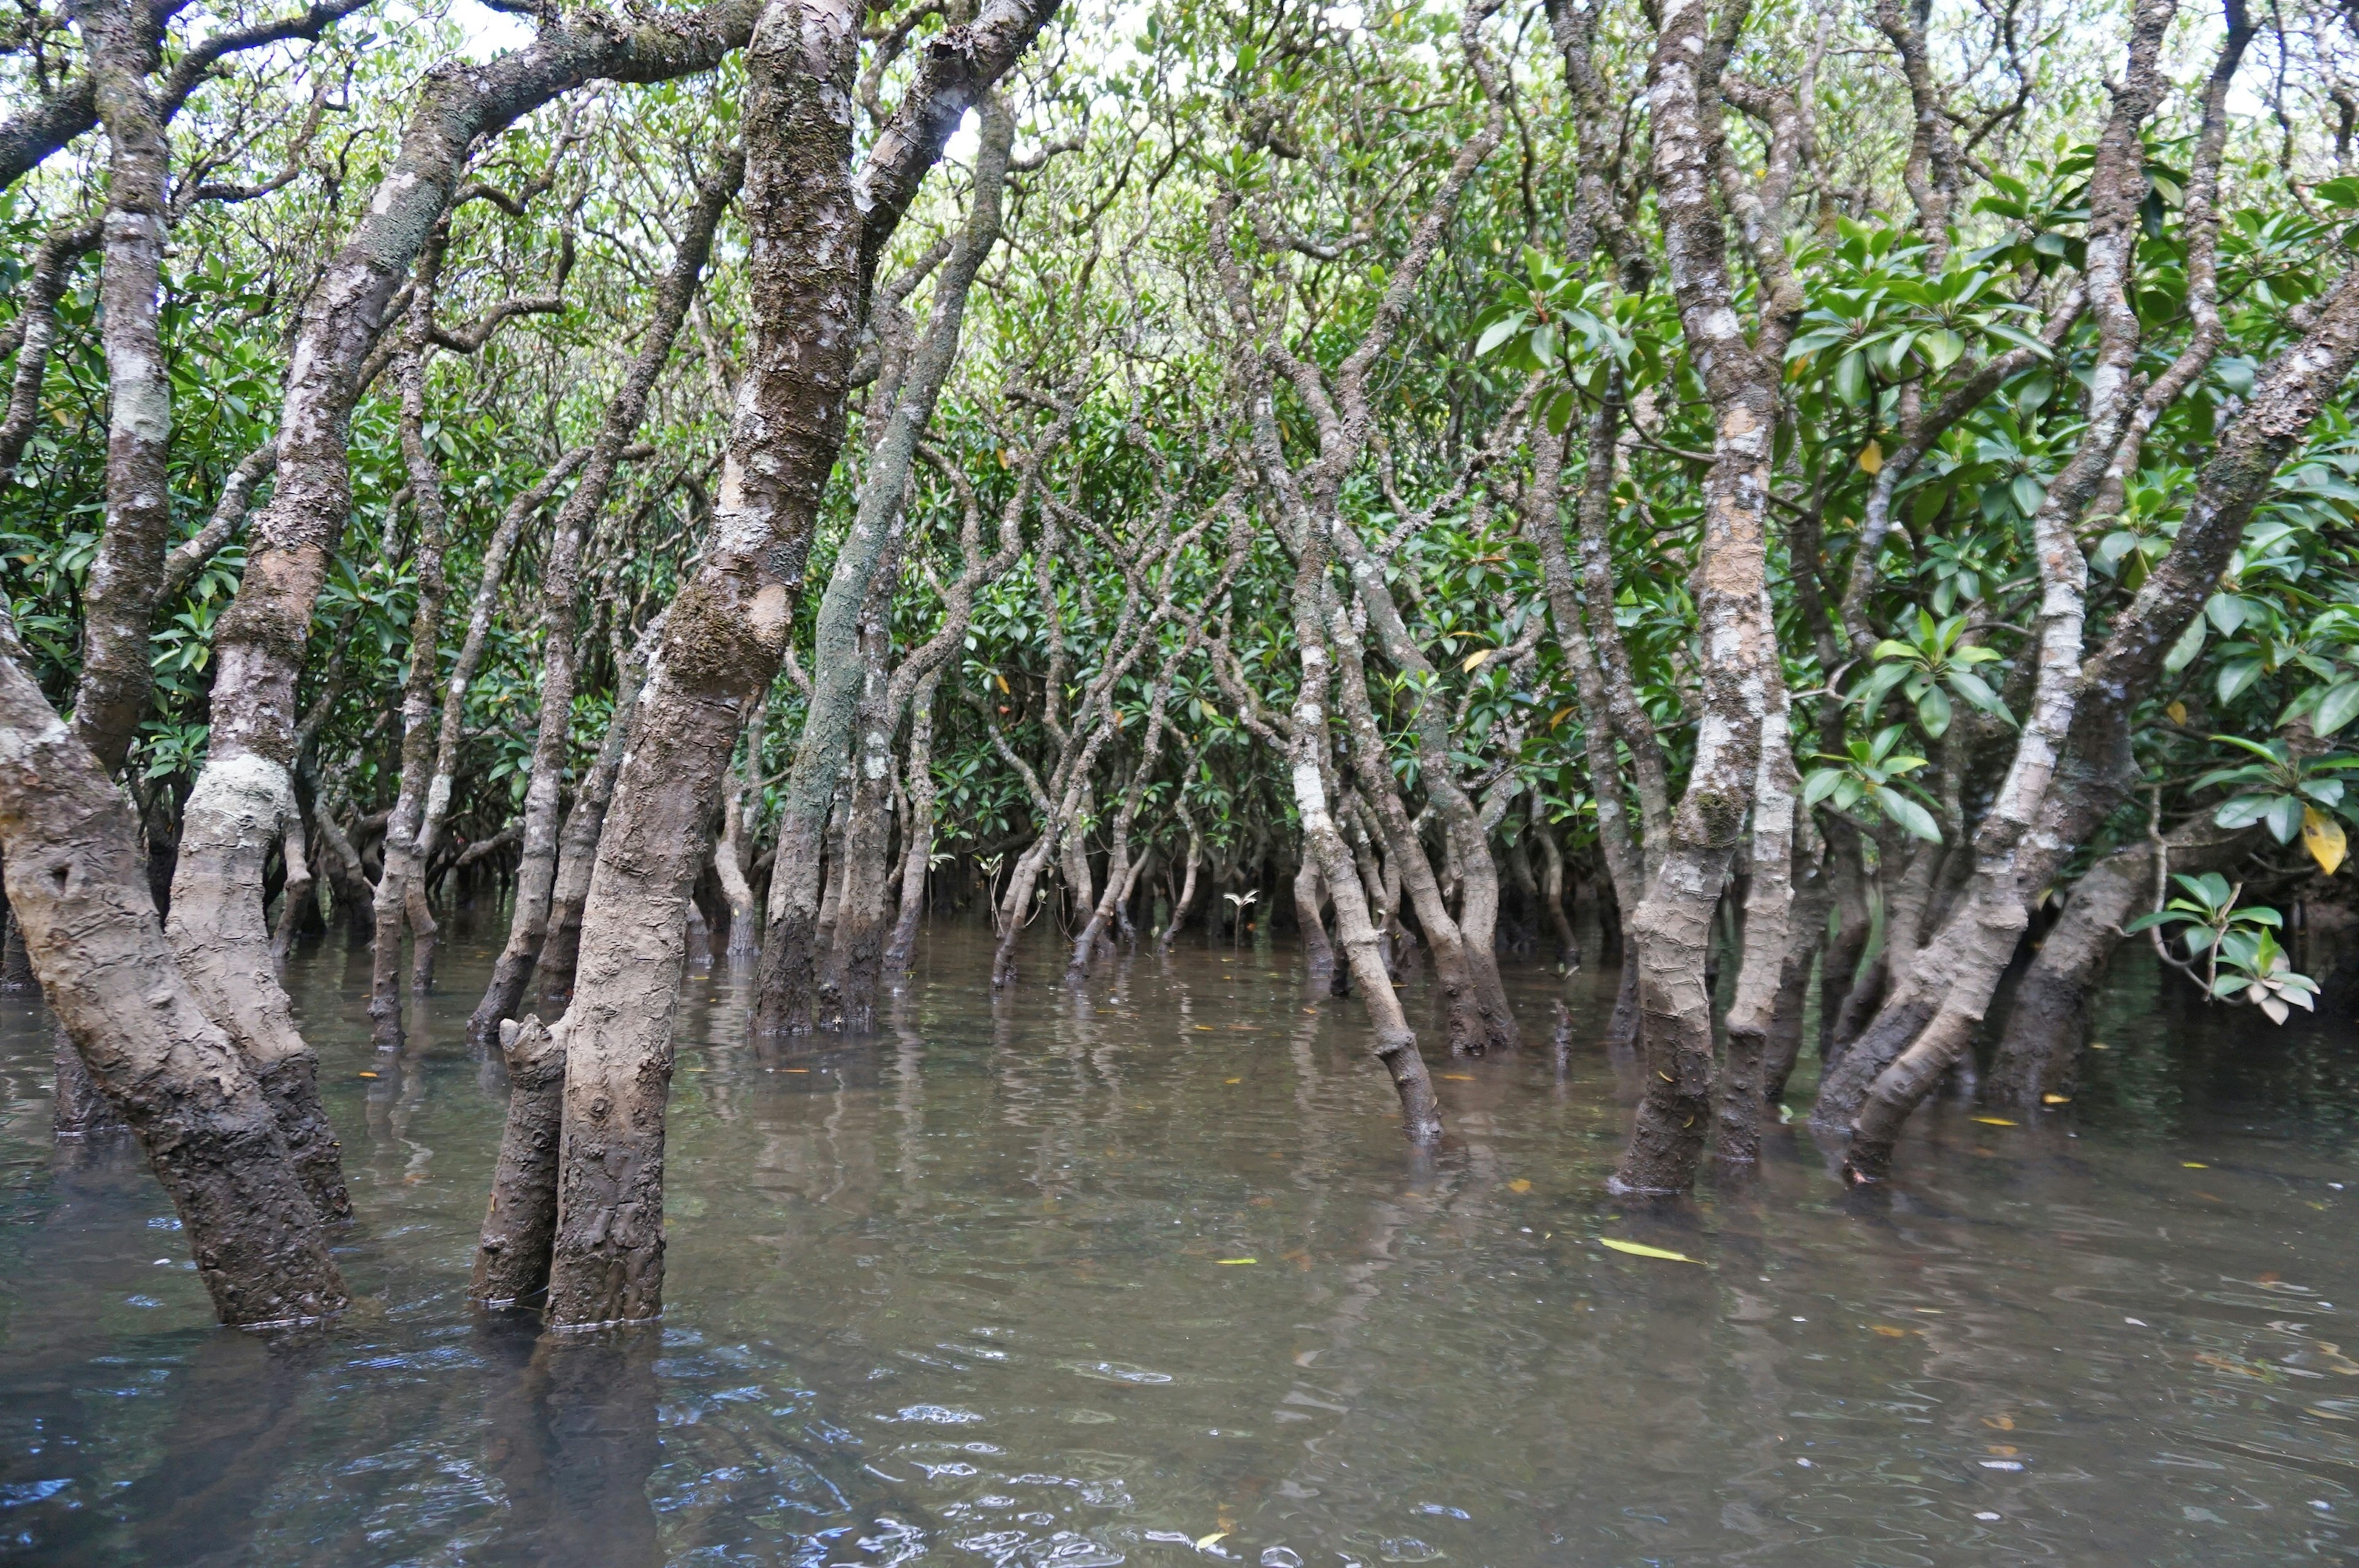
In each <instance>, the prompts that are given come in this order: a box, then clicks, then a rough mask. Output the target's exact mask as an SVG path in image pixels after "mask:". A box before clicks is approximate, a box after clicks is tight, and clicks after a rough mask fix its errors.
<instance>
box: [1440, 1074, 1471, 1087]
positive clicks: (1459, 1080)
mask: <svg viewBox="0 0 2359 1568" xmlns="http://www.w3.org/2000/svg"><path fill="white" fill-rule="evenodd" d="M1441 1077H1442V1081H1443V1082H1445V1083H1452V1084H1471V1083H1473V1081H1474V1075H1473V1074H1472V1073H1444V1074H1442V1075H1441Z"/></svg>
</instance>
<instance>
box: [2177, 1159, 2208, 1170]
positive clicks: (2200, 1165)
mask: <svg viewBox="0 0 2359 1568" xmlns="http://www.w3.org/2000/svg"><path fill="white" fill-rule="evenodd" d="M2180 1164H2181V1165H2184V1166H2185V1167H2187V1169H2189V1170H2190V1171H2208V1170H2210V1169H2211V1168H2212V1167H2211V1166H2209V1165H2207V1164H2205V1163H2204V1162H2202V1161H2201V1160H2181V1161H2180Z"/></svg>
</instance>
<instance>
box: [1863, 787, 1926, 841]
mask: <svg viewBox="0 0 2359 1568" xmlns="http://www.w3.org/2000/svg"><path fill="white" fill-rule="evenodd" d="M1875 804H1876V805H1878V806H1882V807H1883V808H1884V815H1885V816H1888V817H1890V818H1892V820H1893V823H1894V825H1895V826H1897V827H1899V829H1900V830H1901V831H1902V832H1904V833H1907V834H1909V835H1911V836H1912V837H1914V838H1922V839H1924V840H1925V841H1926V842H1927V843H1929V844H1938V843H1940V841H1941V827H1940V823H1938V822H1935V821H1934V820H1933V814H1932V813H1931V812H1930V811H1928V810H1926V809H1925V808H1924V807H1923V806H1919V805H1918V804H1917V803H1916V802H1915V801H1913V800H1911V799H1909V798H1908V796H1907V795H1902V794H1901V793H1900V792H1899V791H1898V790H1897V789H1880V790H1877V791H1876V792H1875Z"/></svg>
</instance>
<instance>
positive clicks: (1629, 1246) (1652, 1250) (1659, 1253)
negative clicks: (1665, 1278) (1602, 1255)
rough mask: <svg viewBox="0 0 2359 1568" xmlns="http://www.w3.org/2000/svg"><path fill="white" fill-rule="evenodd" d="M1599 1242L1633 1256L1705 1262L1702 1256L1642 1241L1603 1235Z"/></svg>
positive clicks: (1670, 1260)
mask: <svg viewBox="0 0 2359 1568" xmlns="http://www.w3.org/2000/svg"><path fill="white" fill-rule="evenodd" d="M1597 1242H1598V1245H1599V1246H1601V1247H1611V1248H1612V1249H1614V1251H1616V1252H1627V1253H1628V1254H1630V1256H1631V1257H1633V1258H1660V1259H1661V1260H1663V1261H1664V1262H1666V1263H1703V1260H1702V1259H1701V1258H1690V1257H1689V1256H1688V1255H1687V1254H1686V1253H1684V1252H1671V1251H1667V1250H1666V1249H1663V1248H1660V1247H1649V1246H1647V1244H1646V1243H1644V1242H1642V1241H1618V1240H1616V1239H1614V1238H1613V1237H1611V1236H1601V1237H1599V1238H1597ZM1704 1266H1705V1267H1706V1268H1709V1267H1711V1265H1710V1264H1704Z"/></svg>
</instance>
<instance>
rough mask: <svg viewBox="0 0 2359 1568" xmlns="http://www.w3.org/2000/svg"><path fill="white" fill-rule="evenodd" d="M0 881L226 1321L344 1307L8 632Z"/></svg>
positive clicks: (257, 1119)
mask: <svg viewBox="0 0 2359 1568" xmlns="http://www.w3.org/2000/svg"><path fill="white" fill-rule="evenodd" d="M0 869H5V877H6V882H7V892H8V904H9V908H10V910H11V912H12V913H13V914H14V916H15V918H16V921H17V922H18V923H19V924H20V925H21V927H22V929H23V932H24V937H25V945H26V948H27V952H28V953H29V954H30V955H31V958H32V962H33V966H34V968H35V970H36V972H37V974H38V978H39V980H40V985H41V989H42V993H43V994H44V995H45V996H46V997H47V998H48V1000H49V1007H50V1009H51V1011H54V1012H55V1013H56V1014H57V1016H58V1018H59V1019H60V1021H61V1022H63V1024H64V1026H65V1028H66V1030H67V1032H68V1033H70V1034H71V1036H72V1038H73V1041H74V1044H75V1046H76V1048H77V1049H78V1050H79V1052H80V1053H81V1055H82V1061H83V1063H84V1064H85V1065H86V1066H87V1067H88V1068H89V1070H90V1073H91V1076H92V1077H93V1078H95V1079H96V1080H97V1083H98V1085H99V1087H100V1088H101V1090H102V1091H103V1093H104V1094H105V1096H106V1098H107V1099H108V1100H109V1102H110V1103H112V1104H113V1105H114V1106H116V1107H117V1108H120V1110H121V1112H122V1114H123V1117H124V1119H125V1120H126V1121H128V1122H129V1123H130V1125H131V1130H132V1132H133V1134H134V1135H135V1136H136V1138H137V1139H138V1141H139V1144H140V1147H141V1149H142V1150H143V1151H144V1152H146V1153H147V1159H148V1162H149V1164H150V1165H151V1166H152V1167H153V1168H154V1170H155V1172H156V1176H157V1179H158V1182H160V1183H161V1184H162V1185H163V1187H164V1191H165V1193H166V1195H168V1197H169V1198H170V1199H171V1201H172V1206H173V1209H174V1211H175V1212H176V1213H177V1214H178V1215H179V1217H180V1221H181V1224H182V1226H183V1227H184V1228H185V1231H186V1234H187V1236H188V1238H189V1243H190V1252H191V1254H192V1255H193V1256H194V1258H195V1259H196V1263H197V1271H198V1274H199V1277H200V1278H201V1279H202V1281H204V1285H205V1288H206V1290H207V1292H209V1293H210V1294H211V1295H212V1303H213V1309H214V1311H215V1313H216V1314H218V1315H219V1316H220V1318H221V1320H222V1321H223V1323H227V1324H236V1325H262V1324H271V1323H283V1322H287V1321H290V1320H295V1319H302V1318H314V1317H320V1316H323V1315H325V1314H329V1313H332V1312H335V1311H338V1310H339V1309H341V1308H342V1306H343V1305H344V1303H345V1301H346V1299H347V1297H346V1292H345V1289H344V1283H343V1281H342V1277H341V1276H340V1275H339V1274H338V1273H337V1271H336V1266H335V1262H334V1260H332V1258H331V1257H330V1255H329V1246H328V1236H327V1232H326V1229H325V1227H324V1226H323V1224H322V1222H321V1211H320V1209H319V1207H318V1206H317V1205H316V1204H315V1203H314V1201H313V1198H312V1195H311V1192H310V1190H309V1189H310V1186H311V1184H310V1182H307V1180H306V1179H305V1173H304V1172H303V1170H302V1169H301V1167H300V1164H299V1160H298V1157H297V1154H296V1152H295V1151H293V1150H290V1149H289V1148H288V1142H287V1140H286V1139H285V1137H284V1136H283V1135H282V1133H281V1131H280V1119H279V1116H278V1114H277V1108H276V1107H275V1106H274V1105H273V1103H272V1100H271V1098H269V1097H268V1096H267V1095H266V1093H265V1090H264V1087H263V1086H262V1085H261V1084H260V1083H259V1082H257V1081H256V1079H255V1075H254V1072H253V1070H252V1069H251V1067H250V1066H249V1065H248V1063H247V1062H246V1060H245V1058H244V1056H243V1055H242V1054H240V1053H239V1051H238V1050H237V1049H236V1047H235V1046H234V1044H233V1043H232V1042H231V1040H230V1039H229V1038H228V1036H227V1035H226V1034H224V1033H223V1031H222V1030H221V1029H220V1028H218V1027H217V1026H215V1025H214V1024H213V1023H212V1021H211V1020H210V1019H208V1018H207V1017H206V1015H205V1012H204V1011H203V1010H202V1008H201V1007H200V1006H199V1005H198V1002H197V1000H196V998H195V997H194V996H193V995H192V994H191V992H190V988H189V987H188V986H187V985H186V984H185V983H184V982H183V980H182V979H181V975H180V971H179V967H178V966H177V965H176V964H175V963H174V962H173V958H172V955H171V953H170V952H169V951H168V949H167V947H166V946H165V943H164V938H163V935H162V933H161V932H160V931H158V929H157V925H156V906H155V900H154V898H153V897H152V896H151V895H150V894H149V892H148V891H147V874H146V867H145V866H144V864H143V863H142V860H141V856H140V853H139V848H138V828H137V824H136V821H135V820H134V819H133V816H132V814H131V811H130V808H129V806H127V805H126V804H125V801H124V799H123V796H122V795H121V793H120V792H119V791H117V790H116V789H115V787H114V784H113V783H112V782H111V781H110V780H109V778H108V776H107V773H106V770H105V769H103V767H101V766H100V765H99V762H98V759H97V758H96V757H94V756H93V755H92V753H91V752H90V749H89V748H88V747H87V746H84V745H83V744H82V742H81V741H78V740H76V739H75V738H74V737H73V736H72V734H71V732H70V731H69V730H67V728H66V726H65V725H63V724H61V723H60V722H59V720H58V717H57V714H56V713H55V712H54V711H53V710H52V709H51V708H49V704H48V702H47V701H45V700H44V699H43V698H42V697H41V693H40V688H39V687H38V686H36V685H35V684H34V682H33V680H32V678H31V677H30V676H27V674H26V673H25V670H24V663H23V652H22V649H21V648H20V647H19V646H18V645H17V644H16V635H15V631H14V628H13V627H11V626H9V625H8V624H7V623H6V622H5V619H0ZM327 1155H328V1158H329V1161H330V1162H332V1161H333V1158H334V1146H333V1144H330V1145H329V1147H328V1150H327ZM339 1191H341V1187H339Z"/></svg>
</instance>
